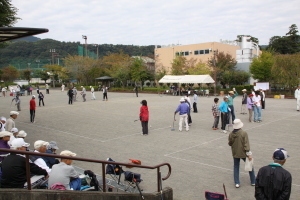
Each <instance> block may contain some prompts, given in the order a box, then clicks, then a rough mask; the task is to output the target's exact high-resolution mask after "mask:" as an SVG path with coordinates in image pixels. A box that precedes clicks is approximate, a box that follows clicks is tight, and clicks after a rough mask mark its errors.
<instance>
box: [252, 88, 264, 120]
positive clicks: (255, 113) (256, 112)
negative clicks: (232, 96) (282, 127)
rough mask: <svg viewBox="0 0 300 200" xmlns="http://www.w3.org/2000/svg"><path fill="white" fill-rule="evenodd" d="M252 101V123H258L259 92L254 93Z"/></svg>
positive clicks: (259, 112)
mask: <svg viewBox="0 0 300 200" xmlns="http://www.w3.org/2000/svg"><path fill="white" fill-rule="evenodd" d="M252 100H253V105H254V106H253V110H254V119H253V121H254V122H257V123H260V122H261V121H262V120H261V96H260V95H259V91H255V95H254V96H253V98H252Z"/></svg>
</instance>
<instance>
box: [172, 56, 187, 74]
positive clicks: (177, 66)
mask: <svg viewBox="0 0 300 200" xmlns="http://www.w3.org/2000/svg"><path fill="white" fill-rule="evenodd" d="M171 65H172V69H171V73H172V75H184V74H187V69H186V58H185V57H183V56H176V58H174V59H173V61H172V63H171Z"/></svg>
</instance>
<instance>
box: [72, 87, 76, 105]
mask: <svg viewBox="0 0 300 200" xmlns="http://www.w3.org/2000/svg"><path fill="white" fill-rule="evenodd" d="M76 98H77V89H76V87H75V86H74V87H73V103H74V102H75V101H76Z"/></svg>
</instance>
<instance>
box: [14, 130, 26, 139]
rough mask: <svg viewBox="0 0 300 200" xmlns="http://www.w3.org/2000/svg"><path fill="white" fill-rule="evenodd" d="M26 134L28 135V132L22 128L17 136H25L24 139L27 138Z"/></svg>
mask: <svg viewBox="0 0 300 200" xmlns="http://www.w3.org/2000/svg"><path fill="white" fill-rule="evenodd" d="M26 136H27V133H26V132H25V131H23V130H20V131H19V133H18V135H17V136H16V138H23V139H25V138H26Z"/></svg>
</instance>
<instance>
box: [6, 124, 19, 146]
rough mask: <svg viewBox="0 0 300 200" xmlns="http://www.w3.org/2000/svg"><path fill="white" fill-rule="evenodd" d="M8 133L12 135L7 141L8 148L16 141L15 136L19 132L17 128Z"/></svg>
mask: <svg viewBox="0 0 300 200" xmlns="http://www.w3.org/2000/svg"><path fill="white" fill-rule="evenodd" d="M10 132H11V133H12V135H11V136H10V139H9V141H8V144H9V146H10V145H11V142H12V141H13V140H14V139H16V135H18V133H19V130H18V129H17V128H12V129H11V130H10Z"/></svg>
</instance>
